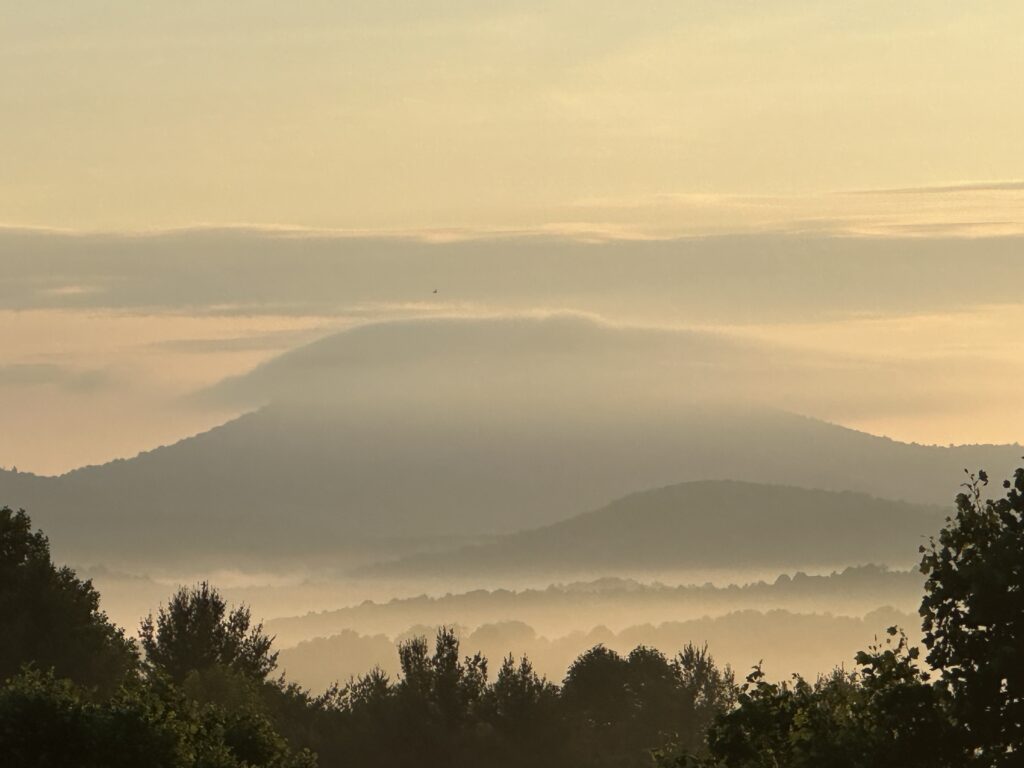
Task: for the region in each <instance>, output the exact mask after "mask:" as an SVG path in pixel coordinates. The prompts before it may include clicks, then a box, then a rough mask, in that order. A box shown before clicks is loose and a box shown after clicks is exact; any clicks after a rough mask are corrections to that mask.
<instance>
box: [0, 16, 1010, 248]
mask: <svg viewBox="0 0 1024 768" xmlns="http://www.w3.org/2000/svg"><path fill="white" fill-rule="evenodd" d="M3 16H4V23H3V24H2V25H0V94H2V95H0V98H2V99H3V115H4V120H3V125H2V127H0V137H2V141H3V152H2V153H0V222H2V223H6V224H8V225H14V226H25V225H32V226H47V227H60V228H68V229H76V230H123V229H143V230H148V229H152V228H167V227H178V226H188V225H194V224H226V223H236V224H237V223H244V224H256V225H290V226H302V227H317V228H327V229H344V230H359V231H365V230H370V231H375V232H376V231H382V230H384V231H410V230H412V231H422V230H436V229H448V228H454V229H469V230H474V231H477V230H507V229H514V230H536V229H543V228H546V229H547V230H548V231H550V230H556V231H579V230H586V231H590V230H597V231H600V232H602V233H605V234H630V235H632V236H636V235H651V234H655V235H664V234H694V233H699V232H703V231H709V230H710V231H722V230H725V231H734V230H748V229H751V228H766V227H768V228H778V227H780V226H787V225H792V224H793V223H794V222H801V223H803V224H804V225H805V226H806V225H807V222H808V221H811V222H813V226H814V227H816V228H821V227H822V226H825V227H828V226H830V225H831V224H832V223H833V222H835V220H840V221H841V222H843V225H844V228H846V229H850V228H851V227H846V226H845V225H846V224H847V223H848V222H849V220H850V219H854V220H856V221H859V222H862V220H863V219H864V218H865V217H867V218H870V219H871V223H874V222H875V219H876V218H878V216H879V215H880V213H879V208H882V209H883V210H882V212H881V215H882V218H884V219H886V220H887V221H888V220H889V219H891V218H894V217H895V218H896V219H898V220H899V221H897V222H889V223H890V224H899V223H902V222H903V219H906V223H907V224H908V225H911V226H919V225H920V224H922V222H921V221H920V220H919V219H920V218H922V217H923V219H924V221H923V223H924V224H926V225H929V226H931V225H935V224H941V223H942V221H941V219H942V215H941V214H940V216H939V218H940V221H938V222H936V221H934V219H935V215H934V213H935V209H936V206H938V207H939V208H940V209H942V210H944V211H949V210H953V211H954V212H955V211H956V209H957V206H956V205H955V204H950V203H948V202H947V203H945V204H943V201H941V200H936V199H928V200H921V199H920V197H921V195H906V194H904V195H902V196H896V199H893V196H889V197H886V198H885V199H884V200H883V199H879V198H869V197H868V196H866V195H864V194H858V193H861V192H863V191H865V190H893V189H896V190H905V189H908V188H920V187H927V188H933V187H936V186H947V185H957V184H964V183H977V182H984V183H986V184H987V183H990V182H1006V181H1011V182H1012V181H1014V180H1019V179H1024V142H1021V141H1020V138H1019V127H1020V125H1021V124H1022V123H1024V99H1021V98H1020V77H1019V76H1020V72H1022V71H1024V46H1022V45H1021V44H1020V40H1021V36H1022V34H1024V5H1021V3H1019V2H1015V1H1014V0H1003V1H1001V2H1000V1H996V2H989V3H983V4H982V3H936V2H932V1H931V0H906V1H905V2H899V3H893V2H883V1H881V0H863V1H860V2H848V3H823V2H818V0H806V1H804V2H795V1H793V0H778V1H775V2H743V1H739V0H727V1H725V2H714V3H709V2H680V1H679V0H659V1H654V2H644V1H641V2H636V3H628V4H623V3H620V2H605V1H604V0H587V1H586V2H583V0H578V1H576V0H570V1H565V0H563V1H562V2H558V1H556V2H513V3H509V2H501V3H498V2H491V1H490V0H485V1H484V2H480V1H479V0H477V1H475V2H468V1H466V0H453V1H451V2H432V1H430V0H410V1H409V2H401V1H395V2H390V1H389V2H381V1H380V0H354V1H353V2H345V3H337V2H326V0H310V1H308V2H302V3H280V2H270V1H269V0H254V1H253V2H246V3H245V4H244V5H239V4H238V3H229V2H224V1H223V0H219V1H218V0H213V1H211V2H206V3H201V4H182V3H156V2H139V0H132V1H131V2H128V0H107V1H105V2H104V1H101V0H82V2H77V3H64V2H60V3H20V2H8V3H6V5H5V8H4V14H3ZM1003 192H1006V190H1003ZM1017 192H1018V194H1016V195H1009V197H1010V198H1012V199H1011V200H1009V201H1007V200H1006V199H1005V198H1006V197H1007V195H1005V194H1004V195H1000V196H998V198H999V199H998V200H997V201H996V202H997V203H998V205H997V210H995V211H993V210H992V204H991V201H986V202H985V204H984V205H982V204H979V201H978V200H977V199H974V200H973V201H972V204H973V207H974V208H975V209H980V210H981V211H982V213H984V214H985V215H983V216H982V219H981V224H982V225H983V226H984V227H986V228H988V229H994V230H995V231H997V232H1002V231H1005V230H1006V228H1008V227H1015V226H1016V224H1017V223H1018V222H1017V221H1016V219H1017V218H1019V216H1015V214H1016V213H1018V212H1019V208H1020V201H1021V200H1020V194H1019V189H1018V190H1017ZM837 195H838V197H837ZM976 197H977V196H975V198H976ZM918 209H923V210H918ZM986 212H987V213H986ZM979 215H980V214H979ZM1008 218H1009V219H1011V220H1013V221H1011V222H1010V224H1007V223H1006V221H1005V220H1006V219H1008ZM967 223H974V222H967ZM1000 227H1001V229H1000ZM852 229H854V230H858V231H859V230H860V229H862V227H858V226H853V227H852ZM988 229H987V230H986V231H988Z"/></svg>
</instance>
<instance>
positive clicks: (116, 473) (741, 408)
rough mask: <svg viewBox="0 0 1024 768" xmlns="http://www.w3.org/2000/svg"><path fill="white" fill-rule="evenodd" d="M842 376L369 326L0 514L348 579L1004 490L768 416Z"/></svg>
mask: <svg viewBox="0 0 1024 768" xmlns="http://www.w3.org/2000/svg"><path fill="white" fill-rule="evenodd" d="M835 375H838V374H836V373H835V369H834V366H831V365H827V364H823V363H822V361H821V359H819V358H816V357H807V356H805V355H801V354H798V353H793V352H787V353H786V354H783V353H782V352H781V351H780V350H779V349H777V348H775V347H772V346H771V345H765V344H760V343H756V342H754V341H751V340H749V339H741V338H735V337H728V336H726V335H723V334H718V333H713V332H709V331H686V330H681V331H676V330H667V329H650V328H637V327H622V326H616V325H612V324H609V323H605V322H599V321H595V320H594V319H592V318H587V317H585V316H581V315H577V314H565V313H563V314H553V315H550V316H543V317H527V316H512V317H495V318H486V319H481V318H477V319H464V318H463V319H460V318H435V319H423V320H417V321H403V322H390V323H375V324H374V323H371V324H365V325H362V326H358V327H355V328H352V329H350V330H348V331H344V332H342V333H338V334H334V335H332V336H329V337H327V338H325V339H321V340H320V341H317V342H314V343H311V344H307V345H305V346H302V347H299V348H297V349H294V350H292V351H290V352H287V353H285V354H282V355H280V356H278V357H276V358H273V359H272V360H270V361H268V362H266V363H264V364H262V365H260V366H257V367H256V368H255V369H254V370H252V371H250V372H249V373H247V374H245V375H244V376H240V377H234V378H231V379H227V380H224V381H222V382H221V383H220V384H218V385H217V386H215V387H212V388H211V389H210V390H207V391H206V392H205V393H203V394H202V395H201V396H199V395H197V399H200V400H202V399H203V398H204V397H205V398H212V399H214V400H217V401H218V402H220V403H221V404H222V405H223V404H227V405H230V406H232V407H239V408H243V407H244V408H257V410H255V411H252V412H250V413H248V414H246V415H243V416H241V417H239V418H237V419H234V420H233V421H230V422H228V423H227V424H224V425H222V426H220V427H217V428H215V429H211V430H210V431H208V432H205V433H203V434H200V435H196V436H194V437H190V438H187V439H184V440H181V441H180V442H177V443H175V444H174V445H170V446H166V447H161V448H158V449H156V450H153V451H149V452H146V453H142V454H140V455H138V456H136V457H134V458H132V459H127V460H121V461H113V462H110V463H109V464H104V465H102V466H93V467H84V468H82V469H79V470H75V471H72V472H69V473H67V474H66V475H63V476H61V477H56V478H50V477H35V476H32V475H26V474H15V473H13V472H0V504H9V505H12V506H23V507H25V508H26V509H28V510H29V511H30V512H31V513H32V516H33V519H34V520H35V521H36V522H37V523H38V524H39V525H41V526H42V527H43V528H44V530H46V531H47V532H48V533H50V534H51V535H52V536H53V538H54V541H55V542H58V543H60V542H63V543H62V544H60V546H61V547H62V549H63V551H62V552H61V553H60V554H61V556H62V557H65V558H66V559H74V560H77V561H83V560H92V561H103V562H108V563H109V564H112V565H114V564H116V561H117V560H122V561H123V559H124V558H126V557H135V558H137V559H141V560H143V561H146V562H149V561H152V560H153V559H154V558H158V559H161V560H168V559H171V560H174V559H180V560H183V559H187V558H193V559H194V558H203V557H205V558H208V560H209V561H210V562H215V563H217V564H218V565H221V564H226V565H230V564H231V563H232V562H235V561H237V560H239V559H244V558H249V559H250V560H251V561H252V562H259V563H268V562H271V561H272V560H273V559H274V558H281V559H282V560H284V559H292V561H294V558H295V557H297V556H302V557H314V556H315V557H323V558H329V559H333V560H334V561H336V562H335V563H334V564H336V565H337V566H338V567H342V566H344V567H351V566H353V565H355V564H357V563H356V561H360V562H361V563H366V562H367V561H368V559H370V558H368V554H372V559H380V558H381V557H382V556H386V555H388V554H391V555H396V554H408V553H409V552H411V551H415V549H416V548H417V547H418V546H419V545H420V544H419V542H420V541H421V540H425V539H431V540H433V542H434V543H433V544H431V546H435V545H436V544H437V543H441V544H445V543H446V542H452V541H454V540H455V539H456V538H457V539H459V540H460V541H465V540H466V538H467V537H477V536H482V535H490V534H503V533H510V532H514V531H521V530H524V529H528V528H535V527H538V526H544V525H549V524H551V523H555V522H557V521H560V520H565V519H567V518H569V517H571V516H573V515H577V514H580V513H584V512H588V511H590V510H594V509H597V508H598V507H600V506H602V505H604V504H607V503H608V502H609V500H611V499H616V498H620V497H622V496H624V495H626V494H629V493H633V492H635V491H638V490H643V489H648V488H658V487H662V486H667V485H670V484H674V483H679V482H686V481H695V480H741V481H748V482H756V483H780V484H786V485H792V486H798V487H802V488H821V489H824V490H833V491H858V492H862V493H867V494H871V495H873V496H877V497H881V498H891V499H904V500H907V501H913V502H921V503H931V504H943V505H946V504H949V503H950V502H951V500H952V498H953V496H954V495H955V493H956V492H957V490H958V488H957V486H958V484H959V482H960V479H961V478H962V470H963V468H964V467H970V468H972V469H974V468H978V467H984V468H985V469H988V470H990V471H993V472H997V473H998V472H1001V471H1004V470H1006V469H1009V468H1010V466H1011V465H1012V462H1013V461H1015V460H1016V459H1017V457H1018V456H1019V454H1020V448H1019V447H1017V448H1010V447H1006V446H969V447H959V448H940V447H935V446H921V445H909V444H904V443H898V442H895V441H892V440H888V439H885V438H880V437H875V436H873V435H868V434H865V433H862V432H857V431H855V430H852V429H847V428H844V427H839V426H836V425H834V424H829V423H826V422H823V421H818V420H815V419H812V418H807V417H804V416H797V415H794V414H792V413H789V412H786V411H783V410H779V409H775V408H772V407H769V404H771V403H773V402H793V401H799V400H800V397H801V395H800V393H807V392H811V393H812V395H813V392H815V391H817V389H818V388H820V387H824V386H826V385H827V386H830V387H831V386H833V384H834V382H831V379H830V378H829V377H833V376H835ZM830 382H831V383H830ZM844 386H847V387H849V388H851V390H852V389H856V388H857V387H861V388H868V387H869V386H870V387H874V388H877V387H879V386H883V387H884V386H885V382H884V381H866V380H864V379H863V378H862V379H858V380H856V381H853V380H851V381H848V382H846V383H845V384H844ZM854 405H855V404H854ZM692 534H693V535H694V536H695V537H697V538H698V539H699V538H700V533H699V531H693V532H692ZM438 540H441V541H440V542H438ZM370 550H373V552H371V551H370ZM388 550H390V551H388ZM342 560H344V561H345V562H341V561H342Z"/></svg>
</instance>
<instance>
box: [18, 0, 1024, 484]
mask: <svg viewBox="0 0 1024 768" xmlns="http://www.w3.org/2000/svg"><path fill="white" fill-rule="evenodd" d="M0 6H2V7H0V10H2V18H3V23H0V105H2V106H0V109H2V112H0V114H2V116H3V119H2V121H0V397H2V398H3V402H4V405H5V407H4V408H3V409H0V431H3V432H4V433H5V434H17V435H19V440H18V441H5V442H4V443H3V445H2V446H0V465H4V466H10V465H11V464H19V465H20V466H21V467H22V468H27V469H35V470H38V471H42V472H56V471H63V470H66V469H69V468H71V467H74V466H78V465H80V464H83V463H87V462H94V461H105V460H108V459H110V458H114V457H116V456H123V455H130V454H133V453H134V452H136V451H139V450H143V449H146V448H150V447H152V446H154V445H156V444H159V443H163V442H170V441H173V440H175V439H177V438H179V437H182V436H184V435H187V434H190V433H193V432H195V431H197V430H199V429H203V428H206V427H209V426H212V425H213V424H216V423H218V421H221V420H223V419H225V418H228V417H229V416H231V415H232V414H233V412H231V411H224V412H210V411H204V410H197V409H195V408H194V407H192V406H189V405H188V404H187V403H186V401H187V398H188V396H189V395H190V393H193V392H195V391H196V390H198V389H201V388H203V387H206V386H210V385H212V384H215V383H216V382H217V381H219V380H220V379H222V378H223V377H225V376H229V375H235V374H241V373H244V372H246V371H248V370H250V369H251V368H252V367H253V366H255V365H257V364H258V363H260V362H261V361H264V360H267V359H270V358H271V357H273V356H274V355H276V354H279V353H281V352H284V351H286V350H288V349H292V348H294V347H296V346H298V345H300V344H303V343H305V342H307V341H309V340H312V339H314V338H317V337H319V336H323V335H325V334H327V333H331V332H334V331H338V330H343V329H345V328H348V327H351V326H352V325H353V324H356V323H359V322H365V321H374V320H390V319H395V318H410V317H418V316H434V315H438V314H443V315H447V316H458V317H465V318H469V319H472V318H479V317H487V316H493V315H495V314H502V313H507V314H508V313H510V314H515V313H524V312H525V313H530V312H583V313H589V314H590V315H593V316H596V317H599V318H602V319H603V321H606V322H609V323H613V324H627V325H635V326H640V327H657V328H663V327H671V328H684V329H700V330H701V331H707V332H714V333H721V334H726V335H728V336H730V338H732V337H736V338H740V339H743V340H746V341H749V342H751V343H763V344H769V345H776V346H774V347H773V349H776V350H777V352H776V353H777V354H783V353H782V352H778V350H788V352H786V353H785V354H792V355H794V356H798V357H800V359H801V360H804V359H808V358H806V355H811V356H812V357H813V356H817V357H814V358H813V359H816V360H818V361H819V363H820V366H821V367H822V370H823V371H825V370H826V369H827V370H829V371H832V372H833V373H834V374H835V375H825V374H823V375H822V377H821V378H820V380H816V383H815V384H814V386H813V387H805V388H800V387H796V388H795V389H792V390H782V389H780V390H779V391H778V392H777V393H776V395H777V397H776V401H777V403H778V404H781V405H783V406H785V407H789V408H792V409H793V410H798V411H801V412H806V413H810V414H812V415H816V416H819V417H821V418H827V419H831V420H835V421H838V422H840V423H844V424H848V425H850V426H855V427H859V428H863V429H868V430H871V431H873V432H876V433H885V434H890V435H892V436H895V437H899V438H901V439H907V440H921V441H926V442H939V443H945V442H975V441H1001V442H1003V441H1011V440H1015V439H1018V437H1019V435H1021V434H1022V433H1024V421H1022V420H1021V419H1022V418H1024V417H1022V416H1020V413H1021V409H1020V408H1019V407H1018V402H1017V401H1018V399H1019V397H1018V396H1017V395H1016V394H1015V392H1014V390H1013V387H1010V386H1007V385H1006V384H1005V382H1007V381H1019V380H1020V374H1021V373H1022V371H1021V370H1019V366H1018V364H1017V363H1016V362H1014V361H1016V360H1017V359H1019V357H1020V355H1019V342H1018V340H1017V334H1016V332H1015V331H1013V330H1011V329H1013V328H1018V327H1019V323H1018V322H1016V320H1018V319H1020V318H1019V316H1020V312H1021V310H1020V304H1019V300H1018V299H1017V293H1018V292H1017V291H1014V290H1011V288H1012V286H1014V285H1019V284H1020V282H1019V280H1020V278H1021V277H1024V256H1022V257H1020V258H1019V259H1017V258H1016V256H1015V254H1018V253H1024V250H1022V249H1021V248H1020V245H1019V243H1021V242H1024V240H1022V239H1021V236H1022V235H1024V181H1022V180H1024V141H1021V138H1020V127H1021V125H1024V99H1022V98H1021V96H1022V89H1021V85H1020V79H1021V78H1020V74H1021V73H1022V72H1024V45H1022V44H1021V40H1022V39H1024V4H1022V3H1020V2H1018V1H1017V0H996V1H994V2H988V3H937V2H934V1H933V0H905V1H903V2H891V1H886V2H882V1H881V0H862V1H859V2H845V3H838V2H820V1H819V0H805V1H803V2H798V1H796V0H778V1H776V2H752V1H745V0H723V1H722V2H683V1H680V0H654V1H650V2H644V1H643V0H641V1H640V2H634V3H621V2H606V1H605V0H587V1H586V2H583V0H563V1H561V2H559V1H550V2H500V3H499V2H493V0H475V1H474V2H469V0H452V1H450V2H434V1H432V0H409V1H408V2H403V1H401V0H351V1H350V2H328V1H327V0H307V1H305V2H301V3H283V2H271V1H270V0H251V1H250V2H245V3H237V2H233V3H229V2H225V1H224V0H211V1H210V2H204V3H167V2H161V3H157V2H148V1H144V0H132V2H129V1H128V0H80V1H79V2H75V3H70V2H47V3H44V2H35V3H29V2H14V1H13V0H7V2H3V0H0ZM702 238H707V240H706V243H705V244H706V245H707V248H706V250H703V251H702V250H701V248H703V247H704V246H700V247H698V246H696V245H694V243H700V242H703V241H702ZM717 238H722V239H721V240H719V239H717ZM730 238H738V239H736V240H732V239H730ZM676 239H678V241H679V242H680V243H681V244H682V245H681V246H680V248H681V249H682V250H683V251H685V252H686V254H687V255H686V257H685V258H684V259H683V260H682V261H681V262H676V261H674V260H675V258H676V257H675V254H674V252H672V251H671V250H669V251H666V252H665V253H661V252H658V253H654V254H653V255H652V253H653V252H648V251H644V252H643V253H642V254H641V253H640V251H638V250H636V249H637V248H639V247H640V245H652V244H657V243H659V242H661V243H666V244H667V245H666V248H670V246H671V247H674V246H672V243H673V242H675V240H676ZM911 243H920V244H922V245H921V248H922V249H923V250H921V251H920V252H918V251H916V250H914V248H915V247H916V246H912V245H910V244H911ZM297 244H298V245H297ZM602 246H606V247H602ZM652 247H653V246H652ZM581 249H583V250H581ZM587 249H592V250H587ZM694 249H696V250H694ZM691 251H693V253H691ZM734 252H742V253H743V254H744V255H743V257H742V259H740V260H739V261H738V262H736V263H733V261H730V259H732V255H731V254H733V253H734ZM794 254H795V255H794ZM880 254H881V255H880ZM907 254H909V255H907ZM905 256H906V258H904V257H905ZM791 257H792V258H791ZM592 261H593V264H592V263H591V262H592ZM890 262H891V263H892V264H893V265H895V266H894V271H890V270H889V269H888V268H887V266H886V265H887V264H888V263H890ZM556 264H557V265H558V267H557V269H555V272H557V274H555V273H552V272H550V271H549V270H551V269H553V268H554V266H555V265H556ZM594 264H596V265H597V266H594ZM680 264H682V265H683V266H682V267H681V266H679V265H680ZM861 264H864V265H866V266H865V267H864V268H863V269H861V268H860V265H861ZM396 265H399V266H396ZM694 275H696V278H694V279H691V277H693V276H694ZM936 275H938V276H937V277H936ZM919 277H920V278H922V279H919ZM933 278H934V279H933ZM922 280H923V283H924V285H922ZM438 284H440V285H441V287H442V292H441V293H440V294H439V296H437V297H435V296H434V295H433V294H432V293H431V290H432V288H434V287H437V285H438ZM695 286H696V287H695ZM851 286H853V287H851ZM776 353H773V354H776ZM794 359H796V358H794ZM844 370H846V371H849V372H850V373H849V376H844V375H843V374H842V372H843V371H844ZM872 371H881V372H883V373H884V375H881V376H878V377H872V375H871V372H872ZM844 381H847V382H848V383H847V384H845V385H844V383H843V382H844Z"/></svg>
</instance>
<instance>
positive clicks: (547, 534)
mask: <svg viewBox="0 0 1024 768" xmlns="http://www.w3.org/2000/svg"><path fill="white" fill-rule="evenodd" d="M944 514H945V513H944V511H943V509H942V508H940V507H931V506H924V505H916V504H910V503H907V502H897V501H888V500H884V499H878V498H874V497H871V496H867V495H864V494H859V493H851V492H842V493H837V492H830V491H820V490H808V489H803V488H794V487H787V486H779V485H766V484H758V483H747V482H737V481H697V482H690V483H679V484H676V485H671V486H667V487H664V488H658V489H655V490H651V491H644V492H641V493H634V494H630V495H629V496H626V497H625V498H622V499H619V500H618V501H615V502H613V503H611V504H609V505H607V506H605V507H602V508H600V509H598V510H595V511H593V512H588V513H585V514H582V515H577V516H575V517H573V518H570V519H568V520H564V521H561V522H558V523H555V524H553V525H549V526H544V527H541V528H537V529H534V530H530V531H523V532H520V533H515V534H511V535H508V536H503V537H501V538H499V539H497V540H494V541H489V542H486V543H483V544H477V545H474V546H469V547H464V548H461V549H459V550H457V551H455V552H449V553H432V554H421V555H413V556H410V557H407V558H404V559H402V560H398V561H396V562H392V563H381V564H378V565H374V566H369V567H368V568H365V569H364V571H363V572H366V573H373V574H375V575H394V574H399V573H401V574H413V573H416V574H424V575H430V576H445V577H453V576H462V577H465V576H467V575H469V574H495V573H500V574H523V573H531V572H533V573H540V574H567V573H594V574H596V573H604V574H611V573H637V572H644V571H646V572H651V571H659V570H672V569H691V568H744V567H745V568H757V567H794V566H800V565H808V566H814V565H817V566H833V565H838V564H851V563H864V562H887V563H893V564H900V565H905V564H907V563H910V562H911V561H913V560H915V559H916V557H917V548H918V546H919V545H920V544H921V543H922V542H923V541H924V539H925V537H927V536H928V535H931V534H932V533H934V532H935V531H936V530H937V529H938V527H939V524H940V523H941V521H942V519H943V517H944Z"/></svg>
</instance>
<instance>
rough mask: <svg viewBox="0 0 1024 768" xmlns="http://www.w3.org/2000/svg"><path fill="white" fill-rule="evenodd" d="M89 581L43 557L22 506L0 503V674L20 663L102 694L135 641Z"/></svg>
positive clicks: (44, 546) (124, 669)
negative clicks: (111, 617)
mask: <svg viewBox="0 0 1024 768" xmlns="http://www.w3.org/2000/svg"><path fill="white" fill-rule="evenodd" d="M99 600H100V596H99V594H98V593H97V592H96V590H95V589H93V586H92V582H91V581H83V580H81V579H79V578H78V577H77V576H76V575H75V572H74V571H73V570H71V569H70V568H67V567H61V568H57V567H56V566H54V564H53V562H52V561H51V559H50V543H49V541H48V540H47V538H46V536H44V535H43V534H42V532H41V531H35V532H33V530H32V521H31V520H30V518H29V516H28V515H27V514H25V511H24V510H21V511H18V512H14V511H12V510H11V509H10V508H9V507H4V508H2V509H0V681H2V680H4V679H6V678H8V677H10V676H11V675H13V674H14V673H16V672H17V671H18V669H19V668H20V667H21V666H22V665H23V664H26V663H32V664H35V665H36V666H37V667H38V668H39V669H43V670H51V669H52V670H53V672H54V674H55V675H56V676H57V677H64V678H69V679H71V680H74V681H75V682H76V683H79V684H80V685H83V686H85V687H87V688H95V689H96V690H97V691H98V692H99V693H101V694H108V693H110V692H112V691H113V690H114V689H115V688H116V687H117V686H118V685H119V684H120V683H121V682H122V681H123V680H124V679H125V677H126V676H127V675H128V674H129V673H131V672H132V671H133V670H134V669H135V667H136V665H137V654H136V651H135V647H134V644H133V643H132V642H131V641H130V640H129V639H127V638H126V637H125V636H124V633H123V631H122V630H120V629H118V628H117V627H115V626H114V625H113V624H111V623H110V622H109V621H108V620H107V617H106V615H105V614H104V613H103V612H102V611H100V609H99Z"/></svg>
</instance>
